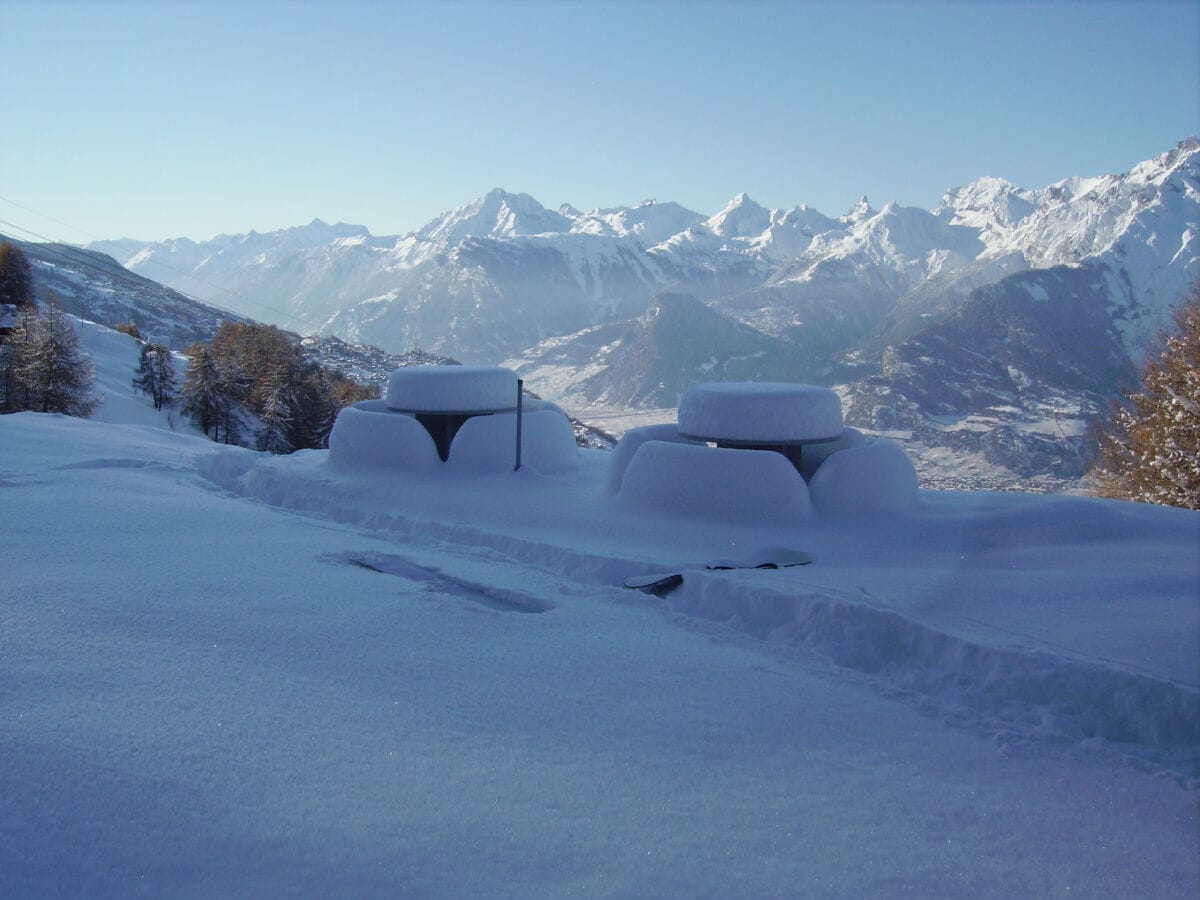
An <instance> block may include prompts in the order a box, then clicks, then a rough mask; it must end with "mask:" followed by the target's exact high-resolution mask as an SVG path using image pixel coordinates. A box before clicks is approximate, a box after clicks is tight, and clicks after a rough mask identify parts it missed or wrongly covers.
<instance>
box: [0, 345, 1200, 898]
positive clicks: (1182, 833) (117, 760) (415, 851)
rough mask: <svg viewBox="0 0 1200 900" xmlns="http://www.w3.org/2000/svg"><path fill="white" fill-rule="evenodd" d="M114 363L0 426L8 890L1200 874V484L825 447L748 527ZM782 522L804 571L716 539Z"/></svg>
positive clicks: (216, 890) (776, 534)
mask: <svg viewBox="0 0 1200 900" xmlns="http://www.w3.org/2000/svg"><path fill="white" fill-rule="evenodd" d="M104 340H109V339H108V338H107V337H105V338H104ZM95 346H96V343H95V339H93V338H89V344H88V349H89V350H91V351H92V352H93V353H95V352H96V351H95V349H94V348H95ZM112 347H113V349H112V351H111V353H108V351H105V352H106V353H108V355H105V356H103V358H98V359H97V366H98V369H101V370H102V371H103V370H105V369H106V368H108V367H110V366H115V365H116V364H117V363H118V362H119V363H120V365H124V364H125V362H124V353H125V349H123V348H125V347H126V345H125V344H122V343H121V342H120V341H117V340H116V339H112ZM135 363H136V351H133V352H132V354H131V355H130V356H129V359H128V365H129V367H130V373H129V377H132V367H133V365H134V364H135ZM106 385H107V388H106V389H107V390H110V391H112V392H113V396H110V397H109V399H108V401H107V402H106V404H105V407H104V409H102V410H101V413H100V416H99V417H100V418H101V419H102V421H97V422H84V421H79V420H73V419H65V418H60V417H55V416H41V415H34V414H20V415H15V416H5V417H0V450H2V452H0V511H2V513H3V521H4V524H5V526H6V527H5V532H6V554H7V563H6V574H5V578H4V579H3V584H2V586H0V622H2V623H3V627H2V628H0V658H2V659H3V661H4V662H3V666H2V667H0V723H2V724H0V758H2V759H3V760H4V765H3V766H2V767H0V893H3V894H22V893H37V894H52V895H62V894H75V895H80V894H86V895H97V894H112V893H121V894H125V895H129V894H145V895H155V896H161V895H165V894H170V895H178V894H181V893H182V894H189V895H205V896H212V895H217V894H221V895H224V894H231V893H232V894H259V895H261V894H264V893H320V894H333V893H338V894H346V893H349V894H356V895H362V894H384V893H387V894H396V893H407V894H420V895H456V896H461V895H479V894H503V895H522V896H524V895H543V896H545V895H554V896H561V895H564V894H568V893H575V894H585V895H597V894H604V895H632V894H641V895H647V894H649V895H663V894H675V895H707V896H717V895H721V896H728V895H731V894H735V895H760V896H761V895H779V894H788V895H857V896H862V895H891V894H906V893H907V894H914V895H921V896H929V895H957V896H968V895H970V896H1016V895H1047V894H1049V895H1058V894H1066V893H1071V894H1078V893H1083V894H1087V895H1098V894H1105V895H1112V896H1119V895H1160V896H1191V895H1195V893H1196V892H1197V890H1200V863H1198V861H1197V856H1196V852H1195V850H1196V845H1197V844H1196V842H1197V838H1198V837H1200V827H1198V824H1197V789H1198V788H1197V785H1198V781H1197V779H1198V777H1200V767H1198V763H1197V756H1196V753H1197V745H1198V742H1200V708H1198V706H1200V704H1198V696H1200V693H1198V685H1200V672H1198V669H1200V661H1198V658H1197V656H1198V654H1197V641H1198V637H1200V596H1198V593H1197V591H1198V589H1197V585H1198V584H1200V516H1198V515H1197V514H1196V513H1191V512H1185V511H1179V510H1169V509H1159V508H1150V507H1144V506H1137V505H1133V504H1124V503H1116V502H1109V501H1098V500H1091V499H1085V498H1076V497H1026V496H1013V495H995V494H986V493H938V492H919V493H917V494H916V495H915V496H913V497H911V498H909V499H910V500H911V502H908V501H904V502H901V501H902V500H904V498H903V497H901V498H899V499H894V502H893V503H892V504H891V508H890V511H885V512H881V511H878V510H874V511H863V507H862V506H861V502H860V501H861V499H862V498H859V497H856V496H855V495H854V494H853V492H849V491H848V489H847V488H846V487H845V485H846V483H847V482H839V480H838V479H837V477H836V473H835V475H834V476H831V479H832V482H831V483H832V484H834V488H833V489H832V491H833V492H832V495H831V496H832V498H833V499H834V500H836V501H837V502H836V503H832V504H831V503H829V502H827V501H828V500H829V496H827V498H826V500H825V501H820V502H818V501H819V498H818V497H817V496H816V495H817V493H818V490H817V489H818V488H819V484H817V483H816V479H814V484H813V485H812V488H813V490H812V494H813V496H812V498H810V499H811V508H806V509H804V510H801V511H800V512H799V513H796V514H787V515H765V516H761V517H756V516H755V515H752V514H750V513H751V512H752V511H746V512H747V514H746V515H742V516H739V517H730V516H728V515H726V510H725V509H724V508H723V507H721V506H720V504H719V503H718V504H717V505H705V503H704V502H702V498H703V497H704V492H703V491H702V490H700V489H699V487H694V488H688V490H687V493H688V496H690V497H691V498H692V500H693V501H695V502H693V503H691V504H690V505H686V506H675V505H672V504H671V503H670V501H669V498H670V497H671V496H672V494H671V493H670V492H665V493H661V494H660V495H659V496H658V498H657V499H655V500H654V501H653V502H650V500H648V499H644V498H643V499H639V494H638V493H637V492H633V493H627V492H626V488H627V485H626V484H625V481H624V479H621V480H620V483H619V484H618V485H617V486H616V490H613V484H612V483H611V481H610V478H609V474H610V473H609V471H608V467H609V465H610V464H611V462H612V461H613V460H614V459H616V458H617V457H618V456H619V454H604V453H600V452H597V451H580V452H579V453H578V454H577V455H576V456H575V458H573V459H572V460H571V464H570V465H568V466H559V467H557V468H556V470H555V471H554V472H538V471H537V470H536V469H535V467H534V466H532V465H528V466H524V467H523V468H522V469H521V470H520V471H519V472H513V471H511V469H508V470H505V471H499V470H492V469H489V468H488V467H486V466H480V467H476V468H463V467H459V468H455V467H453V466H451V465H446V464H439V465H437V466H434V465H431V466H428V467H423V468H421V469H420V470H414V471H408V470H404V469H398V468H396V467H394V466H393V467H391V468H390V469H389V468H386V467H380V466H377V465H366V466H356V465H343V464H338V463H337V462H336V461H334V460H332V459H331V454H330V453H329V452H326V451H308V452H302V453H298V454H295V455H293V456H290V457H268V456H264V455H262V454H258V453H254V452H251V451H247V450H243V449H240V448H226V447H219V446H216V445H213V444H212V443H210V442H207V441H205V440H203V439H201V438H198V437H195V436H193V435H191V434H187V433H183V430H182V429H181V430H180V431H171V430H170V429H169V428H167V427H166V423H165V421H163V420H161V419H156V418H155V417H156V416H157V414H156V413H154V412H153V410H151V409H149V407H148V406H147V407H146V408H145V410H144V411H142V412H139V413H138V416H139V420H140V421H142V422H143V424H133V425H131V424H120V423H119V421H114V420H119V419H120V418H121V415H120V411H121V409H122V407H123V405H124V404H129V407H128V409H129V410H134V409H136V404H137V403H139V402H140V399H139V398H134V397H129V396H124V397H120V396H118V395H119V394H120V392H121V390H122V387H121V385H122V376H120V375H118V374H113V375H111V376H109V377H108V380H107V382H106ZM143 412H144V413H147V415H143ZM650 443H653V442H650ZM650 443H648V444H647V446H650ZM481 446H482V445H481ZM663 446H673V445H669V444H664V445H663ZM677 446H679V447H682V448H684V452H685V454H688V456H687V458H688V460H689V468H688V469H685V470H676V472H675V475H674V477H676V478H677V479H678V480H680V481H682V482H687V481H688V480H689V479H692V481H693V483H694V484H695V485H700V484H702V483H703V481H704V479H705V478H707V477H711V475H712V472H713V471H714V470H712V469H709V466H710V463H709V462H708V461H709V460H713V459H715V457H712V456H706V457H703V458H701V457H699V456H697V454H699V453H703V452H704V451H705V448H700V447H696V446H694V445H691V446H689V445H687V444H679V445H677ZM874 446H879V445H867V447H866V448H863V449H867V448H869V447H874ZM883 446H887V445H883ZM689 451H695V452H694V453H689ZM481 452H482V451H481ZM504 452H507V449H506V450H505V451H504ZM656 452H660V451H656ZM731 452H739V453H753V452H755V451H731ZM845 452H846V453H847V454H849V453H852V452H853V451H845ZM654 455H655V454H651V456H654ZM668 455H669V452H668ZM635 458H636V457H635ZM740 458H741V457H739V459H740ZM836 458H837V457H836V456H835V457H832V458H831V459H836ZM850 458H851V459H857V460H858V461H857V462H855V463H854V465H855V466H857V467H858V468H857V474H856V475H855V476H854V479H853V480H854V481H855V483H859V484H861V483H862V480H863V479H865V480H866V481H867V482H869V481H870V479H872V478H878V479H882V482H881V483H886V482H887V481H888V480H889V473H893V474H894V472H895V471H896V468H895V460H894V459H885V458H882V455H881V457H880V458H876V457H873V456H870V455H867V456H860V457H850ZM711 465H712V466H717V467H718V468H719V466H718V464H717V463H711ZM739 465H740V463H739ZM624 475H625V479H628V477H629V475H630V473H629V471H628V470H627V471H626V472H625V473H624ZM640 477H641V479H642V483H643V484H651V483H652V482H653V479H652V478H651V477H650V476H647V475H643V476H640ZM780 477H781V478H782V476H780ZM839 484H841V485H842V486H841V487H838V485H839ZM652 493H653V492H651V494H652ZM866 493H868V494H870V493H873V492H866ZM712 496H713V497H715V498H717V499H718V500H719V499H720V496H721V493H720V491H714V492H713V493H712ZM906 496H907V495H906ZM664 497H666V498H668V499H667V500H664V499H662V498H664ZM722 502H723V501H722ZM780 509H782V507H780ZM771 548H791V549H798V550H804V551H806V552H808V553H809V554H811V555H812V557H813V558H814V562H813V563H812V564H811V565H806V566H801V567H796V568H788V569H779V570H759V569H734V570H721V571H712V570H709V569H707V568H705V566H706V564H709V563H712V562H716V561H726V562H728V561H732V562H737V561H739V560H741V561H745V562H747V563H752V562H753V561H755V560H756V558H758V557H759V556H760V555H761V554H763V553H765V552H769V551H770V550H771ZM659 571H675V572H680V573H682V574H683V576H684V581H683V584H682V585H681V586H680V587H679V588H677V589H676V590H675V591H674V592H672V593H670V594H668V595H666V596H665V597H654V596H648V595H646V594H642V593H639V592H636V591H630V590H628V589H625V588H623V587H621V586H620V585H621V583H622V581H623V580H624V579H625V578H627V577H629V576H631V575H636V574H646V573H652V572H659Z"/></svg>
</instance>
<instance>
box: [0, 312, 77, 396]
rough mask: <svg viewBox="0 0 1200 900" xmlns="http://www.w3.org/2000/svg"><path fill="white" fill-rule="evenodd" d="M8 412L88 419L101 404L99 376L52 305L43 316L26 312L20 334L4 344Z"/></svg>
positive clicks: (15, 333) (2, 379)
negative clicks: (97, 385)
mask: <svg viewBox="0 0 1200 900" xmlns="http://www.w3.org/2000/svg"><path fill="white" fill-rule="evenodd" d="M0 366H2V367H3V368H4V369H5V370H6V371H5V372H4V373H3V375H0V382H3V383H4V385H5V393H6V396H5V398H4V407H5V411H7V412H17V411H21V410H31V411H33V412H49V413H63V414H64V415H68V416H80V417H82V418H87V417H88V416H90V415H91V414H92V413H93V412H95V410H96V407H97V406H99V405H100V399H99V398H97V397H95V396H94V395H93V394H92V386H93V384H94V383H95V379H96V372H95V368H94V367H93V366H92V361H91V359H90V358H89V357H88V355H87V354H86V353H84V352H83V347H82V345H81V343H80V340H79V335H78V334H76V332H75V329H74V327H73V326H72V325H71V323H70V321H69V320H68V319H67V316H66V314H65V313H64V312H63V311H62V310H61V309H60V308H59V307H58V305H57V304H56V303H54V302H53V300H52V301H51V302H50V303H49V304H48V305H47V308H46V311H45V313H44V314H40V315H39V314H38V312H37V310H36V308H35V307H33V306H31V305H26V306H23V307H21V317H20V320H19V322H18V324H17V327H16V329H15V330H14V331H13V333H12V334H11V335H9V337H8V340H6V341H5V344H4V355H3V361H2V362H0Z"/></svg>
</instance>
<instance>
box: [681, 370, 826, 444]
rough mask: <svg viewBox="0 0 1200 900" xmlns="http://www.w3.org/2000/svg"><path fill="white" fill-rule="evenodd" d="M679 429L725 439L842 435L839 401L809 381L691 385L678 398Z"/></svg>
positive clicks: (691, 434)
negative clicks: (679, 398) (806, 382)
mask: <svg viewBox="0 0 1200 900" xmlns="http://www.w3.org/2000/svg"><path fill="white" fill-rule="evenodd" d="M679 431H680V433H682V434H685V435H687V436H689V437H696V438H701V439H703V440H709V441H728V442H731V443H764V444H767V443H787V442H791V441H820V440H829V439H831V438H836V437H838V436H840V435H841V433H842V401H841V398H840V397H838V395H837V394H836V393H834V392H833V391H832V390H830V389H829V388H826V387H819V386H818V385H814V384H785V383H777V382H710V383H708V384H697V385H694V386H692V387H690V388H688V389H687V391H685V392H684V395H683V398H682V399H681V400H680V401H679Z"/></svg>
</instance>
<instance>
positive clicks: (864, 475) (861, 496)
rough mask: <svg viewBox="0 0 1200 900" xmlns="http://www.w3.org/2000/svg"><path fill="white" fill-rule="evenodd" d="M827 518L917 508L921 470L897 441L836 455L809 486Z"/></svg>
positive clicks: (814, 501)
mask: <svg viewBox="0 0 1200 900" xmlns="http://www.w3.org/2000/svg"><path fill="white" fill-rule="evenodd" d="M808 488H809V491H810V492H811V494H812V501H813V505H814V506H815V507H816V509H817V511H818V512H819V513H822V514H826V515H844V514H847V513H895V512H905V511H908V510H911V509H913V508H915V507H916V505H917V498H918V496H919V494H918V490H917V470H916V468H915V467H914V466H913V464H912V460H910V459H909V458H908V454H906V453H905V452H904V449H903V448H902V447H901V446H900V445H899V444H897V443H896V442H895V441H892V440H888V439H886V438H881V439H879V440H877V441H873V442H871V443H869V444H863V445H862V446H859V447H854V448H851V449H848V450H842V451H840V452H838V453H834V454H832V455H831V456H830V457H829V458H828V459H826V460H825V462H824V463H823V464H822V465H821V467H820V468H819V469H817V471H816V474H814V475H813V477H812V480H811V481H810V482H809V485H808Z"/></svg>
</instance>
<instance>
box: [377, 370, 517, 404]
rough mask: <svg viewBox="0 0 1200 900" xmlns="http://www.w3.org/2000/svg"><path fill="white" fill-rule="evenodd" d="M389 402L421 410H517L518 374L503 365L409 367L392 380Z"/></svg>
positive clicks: (388, 390)
mask: <svg viewBox="0 0 1200 900" xmlns="http://www.w3.org/2000/svg"><path fill="white" fill-rule="evenodd" d="M387 405H388V408H389V409H394V410H400V411H403V412H417V413H484V412H500V411H503V410H510V409H516V406H517V375H516V373H515V372H513V371H512V370H511V369H505V368H502V367H500V366H405V367H403V368H399V369H397V370H396V371H394V372H393V373H392V375H391V378H389V379H388V389H387Z"/></svg>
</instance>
